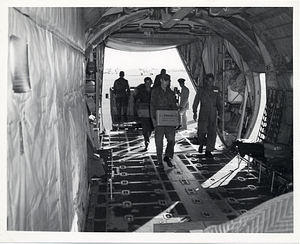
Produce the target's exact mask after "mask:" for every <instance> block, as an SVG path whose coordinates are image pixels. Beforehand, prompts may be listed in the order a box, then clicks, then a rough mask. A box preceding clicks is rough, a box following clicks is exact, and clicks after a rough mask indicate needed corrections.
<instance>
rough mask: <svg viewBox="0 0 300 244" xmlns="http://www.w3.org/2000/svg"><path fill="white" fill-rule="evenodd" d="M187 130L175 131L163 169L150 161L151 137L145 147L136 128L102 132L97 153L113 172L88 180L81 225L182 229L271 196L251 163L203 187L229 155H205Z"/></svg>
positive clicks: (111, 229) (222, 217)
mask: <svg viewBox="0 0 300 244" xmlns="http://www.w3.org/2000/svg"><path fill="white" fill-rule="evenodd" d="M187 135H188V133H181V132H178V133H176V146H175V155H174V158H173V163H174V165H175V168H168V167H167V166H166V165H164V168H163V169H162V168H157V167H156V164H157V157H156V152H155V145H154V138H153V137H152V138H151V141H150V145H149V150H148V151H147V152H142V149H143V146H144V144H143V137H142V135H141V131H140V130H120V131H110V132H109V133H108V134H107V135H104V137H103V140H102V149H101V150H99V154H100V156H101V158H103V159H104V160H105V162H106V164H107V165H108V167H109V168H110V170H111V171H112V176H113V177H112V178H111V180H110V179H108V180H105V179H98V180H94V181H93V185H92V186H91V199H90V207H89V214H88V220H87V225H86V231H91V232H93V231H94V232H134V231H135V232H188V229H189V228H190V229H191V228H192V229H195V228H196V229H197V228H199V229H203V228H204V227H206V226H208V225H210V224H212V223H213V224H215V223H223V222H225V221H228V220H230V219H234V218H236V217H237V216H239V215H240V214H242V213H244V212H246V211H247V210H249V209H251V208H253V207H255V206H257V205H259V204H260V203H262V202H264V201H267V200H268V199H270V198H273V197H274V196H275V195H274V193H271V191H270V179H269V177H267V176H264V175H262V178H261V180H260V182H259V181H258V171H257V170H258V169H255V168H254V167H252V166H251V165H247V166H246V167H245V168H243V169H242V170H240V171H239V172H238V173H237V174H236V176H235V177H234V178H233V179H232V180H231V181H230V182H229V183H228V185H225V186H219V187H216V188H203V187H202V185H201V184H202V183H203V182H205V181H206V180H208V179H209V178H210V177H211V176H213V175H214V174H215V173H216V172H218V171H220V170H221V169H222V168H223V167H224V166H225V165H227V164H228V162H230V161H231V160H232V158H233V157H234V155H232V154H231V153H229V152H228V151H220V150H216V151H215V152H213V154H214V157H213V158H206V157H205V155H204V154H199V153H198V152H197V145H193V144H192V143H190V140H189V139H188V136H187ZM216 180H218V179H216ZM219 180H220V179H219ZM197 224H198V227H197Z"/></svg>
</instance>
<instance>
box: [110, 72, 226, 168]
mask: <svg viewBox="0 0 300 244" xmlns="http://www.w3.org/2000/svg"><path fill="white" fill-rule="evenodd" d="M213 82H214V76H213V74H207V75H206V77H205V80H204V86H203V87H199V89H198V91H197V93H196V96H195V99H194V103H193V106H192V108H193V114H194V115H193V119H194V120H195V121H197V118H198V117H197V108H198V105H199V104H200V111H199V118H198V130H197V136H198V140H199V148H198V152H199V153H202V151H203V146H204V145H205V144H206V151H205V155H206V156H207V157H212V156H213V155H212V153H211V152H212V151H213V150H214V146H215V142H216V121H217V120H216V119H217V112H219V117H220V118H222V116H221V113H222V108H221V99H220V95H219V89H218V87H215V86H213ZM152 83H153V82H152V79H151V78H150V77H146V78H145V79H144V83H143V84H140V85H139V86H137V87H136V89H135V90H134V94H133V97H134V102H135V107H136V109H137V111H139V109H140V108H141V106H142V105H143V107H144V108H145V106H146V108H148V110H149V116H141V124H142V129H143V136H144V140H145V148H144V151H147V149H148V145H149V140H150V136H151V133H152V131H153V130H154V138H155V145H156V153H157V163H158V167H163V162H166V164H167V166H168V167H174V165H173V163H172V159H173V156H174V146H175V132H176V130H178V129H187V116H186V112H187V110H188V109H189V89H188V88H187V87H186V86H185V79H183V78H180V79H178V83H179V85H180V87H181V91H180V92H178V94H179V96H180V101H177V100H176V94H175V92H174V90H172V89H171V85H170V83H171V77H170V75H169V74H167V73H166V70H165V69H162V70H161V72H160V74H158V75H157V76H156V77H155V80H154V84H153V86H152ZM113 89H114V93H115V98H116V107H117V111H118V118H120V116H121V111H122V109H123V111H125V112H124V114H123V115H124V117H126V111H127V105H128V98H129V95H130V89H129V84H128V81H127V80H126V79H125V78H124V72H123V71H121V72H120V78H119V79H117V80H116V81H115V83H114V86H113ZM159 110H163V111H165V110H173V111H177V112H178V113H179V115H180V116H179V118H180V122H179V126H178V127H175V126H168V125H160V124H158V118H157V111H159ZM164 137H165V138H166V140H167V146H166V150H165V154H164V157H163V140H164Z"/></svg>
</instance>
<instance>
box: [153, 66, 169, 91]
mask: <svg viewBox="0 0 300 244" xmlns="http://www.w3.org/2000/svg"><path fill="white" fill-rule="evenodd" d="M164 74H166V70H165V69H162V70H161V71H160V74H158V75H157V76H155V79H154V84H153V88H155V87H158V86H160V79H161V76H162V75H164Z"/></svg>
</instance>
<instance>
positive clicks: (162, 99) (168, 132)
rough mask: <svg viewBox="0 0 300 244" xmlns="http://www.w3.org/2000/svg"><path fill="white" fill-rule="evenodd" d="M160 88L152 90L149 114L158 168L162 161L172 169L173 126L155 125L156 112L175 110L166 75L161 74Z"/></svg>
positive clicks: (174, 100)
mask: <svg viewBox="0 0 300 244" xmlns="http://www.w3.org/2000/svg"><path fill="white" fill-rule="evenodd" d="M160 82H161V84H160V86H158V87H156V88H154V89H153V90H152V94H151V100H150V112H151V118H152V122H153V126H154V128H155V145H156V153H157V162H158V166H159V167H163V163H162V161H163V160H164V161H165V162H166V163H167V165H168V167H173V164H172V162H171V159H172V158H173V155H174V146H175V128H174V127H173V126H158V125H157V117H156V111H157V110H177V111H178V107H177V105H176V99H175V93H174V91H172V90H171V88H170V82H171V77H170V75H168V74H162V76H161V79H160ZM164 136H165V137H166V139H167V148H166V151H165V157H164V159H163V157H162V154H163V139H164Z"/></svg>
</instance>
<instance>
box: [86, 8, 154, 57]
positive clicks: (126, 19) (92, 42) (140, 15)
mask: <svg viewBox="0 0 300 244" xmlns="http://www.w3.org/2000/svg"><path fill="white" fill-rule="evenodd" d="M149 14H150V10H141V11H137V12H134V13H131V14H128V15H123V16H121V17H120V18H118V19H117V20H115V21H113V22H111V23H110V24H109V25H107V26H106V27H105V28H103V29H101V30H100V31H99V32H97V33H96V34H94V35H93V36H91V37H90V38H89V39H88V40H87V42H86V51H85V55H86V56H87V55H89V53H90V52H91V50H92V49H93V46H94V47H95V46H97V45H98V44H99V43H101V42H102V41H104V40H105V39H106V37H108V36H109V35H110V34H112V33H113V32H115V31H117V30H118V29H120V28H122V27H123V26H125V25H127V24H128V23H131V22H134V21H137V20H140V19H144V18H145V17H147V16H148V15H149Z"/></svg>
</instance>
